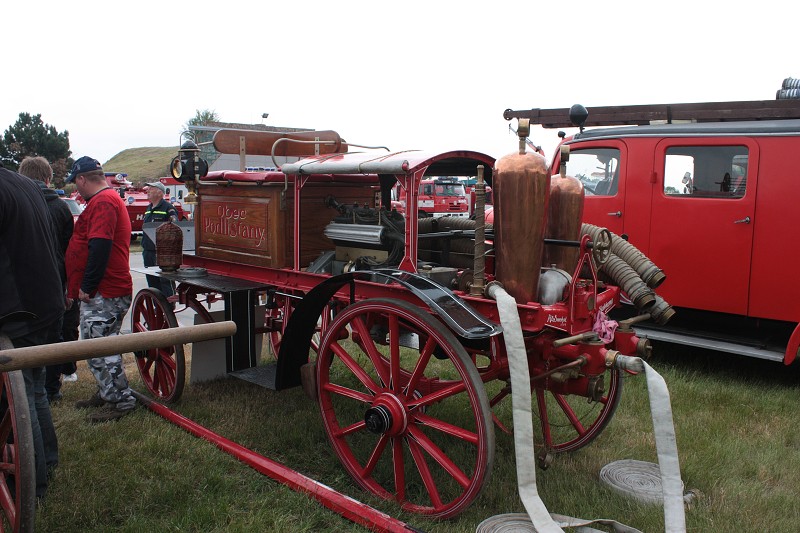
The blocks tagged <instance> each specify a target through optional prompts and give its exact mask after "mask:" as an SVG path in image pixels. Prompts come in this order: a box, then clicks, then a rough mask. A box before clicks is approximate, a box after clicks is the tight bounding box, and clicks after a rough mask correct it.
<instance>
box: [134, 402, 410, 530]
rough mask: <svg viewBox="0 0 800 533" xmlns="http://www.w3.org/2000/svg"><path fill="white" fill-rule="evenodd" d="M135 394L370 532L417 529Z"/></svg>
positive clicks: (155, 409)
mask: <svg viewBox="0 0 800 533" xmlns="http://www.w3.org/2000/svg"><path fill="white" fill-rule="evenodd" d="M136 397H137V398H138V399H139V400H140V401H141V402H142V403H143V404H144V405H146V406H147V407H148V408H149V409H150V410H151V411H153V412H154V413H156V414H158V415H160V416H162V417H164V418H166V419H167V420H169V421H170V422H172V423H173V424H175V425H176V426H178V427H180V428H183V429H184V430H186V431H188V432H189V433H191V434H193V435H194V436H196V437H200V438H202V439H205V440H207V441H209V442H210V443H212V444H214V445H215V446H216V447H217V448H219V449H220V450H222V451H224V452H226V453H229V454H230V455H232V456H234V457H236V458H237V459H238V460H240V461H241V462H243V463H245V464H246V465H248V466H250V467H251V468H253V469H254V470H256V471H258V472H261V473H262V474H264V475H266V476H268V477H270V478H272V479H274V480H275V481H277V482H279V483H283V484H284V485H286V486H288V487H289V488H291V489H292V490H295V491H297V492H304V493H306V494H308V495H309V496H311V497H312V498H314V499H316V500H317V501H318V502H320V503H321V504H322V505H324V506H325V507H327V508H328V509H331V510H332V511H334V512H336V513H338V514H340V515H341V516H343V517H345V518H347V519H348V520H350V521H352V522H355V523H356V524H361V525H362V526H364V527H366V528H367V529H370V530H372V531H380V532H389V533H395V532H397V533H400V532H402V533H408V532H409V531H416V532H420V531H421V530H419V529H416V528H414V527H412V526H410V525H408V524H406V523H404V522H401V521H400V520H397V519H395V518H392V517H391V516H389V515H387V514H385V513H382V512H380V511H378V510H377V509H374V508H372V507H370V506H368V505H366V504H364V503H361V502H359V501H356V500H354V499H353V498H350V497H349V496H345V495H344V494H341V493H339V492H336V491H335V490H333V489H332V488H330V487H328V486H327V485H323V484H322V483H319V482H318V481H314V480H313V479H311V478H309V477H306V476H304V475H303V474H301V473H299V472H296V471H295V470H292V469H291V468H288V467H286V466H284V465H282V464H280V463H278V462H275V461H273V460H272V459H268V458H267V457H264V456H263V455H258V454H257V453H255V452H253V451H252V450H248V449H247V448H245V447H244V446H241V445H239V444H236V443H235V442H233V441H231V440H228V439H226V438H225V437H223V436H221V435H218V434H216V433H214V432H213V431H211V430H209V429H207V428H204V427H203V426H201V425H199V424H197V423H196V422H193V421H192V420H190V419H188V418H186V417H185V416H183V415H180V414H178V413H176V412H175V411H173V410H171V409H168V408H167V407H164V406H163V405H161V404H160V403H158V402H154V401H152V400H151V399H150V398H148V397H146V396H143V395H141V394H138V393H136Z"/></svg>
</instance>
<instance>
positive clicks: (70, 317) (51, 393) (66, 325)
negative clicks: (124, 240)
mask: <svg viewBox="0 0 800 533" xmlns="http://www.w3.org/2000/svg"><path fill="white" fill-rule="evenodd" d="M19 173H20V174H22V175H23V176H27V177H29V178H30V179H32V180H33V181H34V182H36V184H37V185H39V187H41V189H42V192H43V193H44V198H45V200H47V209H48V210H49V211H50V219H51V221H52V222H53V228H54V229H55V236H56V247H57V255H56V259H57V260H58V269H59V273H60V274H61V283H62V284H63V285H64V290H65V291H66V287H67V273H66V270H65V269H64V254H66V253H67V245H68V244H69V239H70V237H72V228H73V222H72V213H71V212H70V210H69V207H67V204H66V202H64V201H63V200H61V198H59V196H58V193H56V191H54V190H53V189H51V188H50V178H52V176H53V169H52V167H51V166H50V163H49V162H48V161H47V159H45V158H44V157H26V158H25V159H23V160H22V163H21V164H20V165H19ZM66 305H67V310H66V311H65V312H64V319H63V321H62V324H61V335H60V337H61V340H62V341H76V340H78V319H79V315H78V308H79V305H78V303H76V302H74V301H73V300H68V301H67V302H66ZM76 369H77V367H76V365H75V363H64V364H59V365H50V366H48V367H47V379H46V380H45V384H44V387H45V390H46V392H47V399H48V401H50V402H54V401H58V400H60V399H61V375H62V374H64V375H69V374H72V373H73V372H75V370H76Z"/></svg>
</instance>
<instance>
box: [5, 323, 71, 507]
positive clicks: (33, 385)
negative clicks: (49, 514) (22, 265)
mask: <svg viewBox="0 0 800 533" xmlns="http://www.w3.org/2000/svg"><path fill="white" fill-rule="evenodd" d="M60 332H61V320H60V319H59V320H58V321H57V322H55V323H54V324H52V325H50V326H48V327H45V328H42V329H40V330H37V331H34V332H32V333H29V334H27V335H24V336H22V337H18V338H16V339H12V340H11V343H12V344H13V345H14V348H23V347H26V346H41V345H43V344H52V343H54V342H58V339H59V334H60ZM22 376H23V377H24V378H25V392H26V394H27V396H28V409H29V410H30V412H31V430H32V432H33V448H34V453H35V461H36V497H37V498H44V495H45V493H46V492H47V470H48V469H49V468H55V467H56V465H58V439H57V438H56V429H55V426H53V418H52V416H51V414H50V403H49V402H48V401H47V393H46V392H45V390H44V381H45V369H44V367H41V366H40V367H36V368H25V369H23V370H22Z"/></svg>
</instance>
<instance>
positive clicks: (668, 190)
mask: <svg viewBox="0 0 800 533" xmlns="http://www.w3.org/2000/svg"><path fill="white" fill-rule="evenodd" d="M664 194H680V191H678V189H676V188H675V187H673V186H671V185H670V186H668V187H665V188H664Z"/></svg>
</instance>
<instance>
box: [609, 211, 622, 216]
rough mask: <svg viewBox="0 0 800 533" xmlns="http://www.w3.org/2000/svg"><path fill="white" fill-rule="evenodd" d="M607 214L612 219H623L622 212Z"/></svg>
mask: <svg viewBox="0 0 800 533" xmlns="http://www.w3.org/2000/svg"><path fill="white" fill-rule="evenodd" d="M607 214H608V216H610V217H621V216H622V211H615V212H613V213H607Z"/></svg>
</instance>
